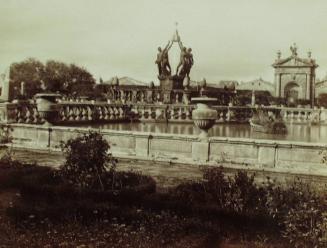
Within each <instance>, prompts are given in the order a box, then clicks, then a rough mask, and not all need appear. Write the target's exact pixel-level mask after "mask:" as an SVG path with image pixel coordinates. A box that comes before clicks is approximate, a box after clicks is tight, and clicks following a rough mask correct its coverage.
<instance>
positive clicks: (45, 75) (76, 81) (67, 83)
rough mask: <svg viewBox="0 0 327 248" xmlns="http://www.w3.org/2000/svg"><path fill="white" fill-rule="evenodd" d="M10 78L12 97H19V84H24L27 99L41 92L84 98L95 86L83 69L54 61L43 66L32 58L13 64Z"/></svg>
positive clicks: (91, 78)
mask: <svg viewBox="0 0 327 248" xmlns="http://www.w3.org/2000/svg"><path fill="white" fill-rule="evenodd" d="M10 78H11V85H12V89H13V91H14V92H13V93H14V96H15V97H19V94H20V93H19V88H20V84H21V82H24V83H25V95H26V96H27V98H31V97H32V96H34V95H35V94H36V93H39V92H43V91H50V92H61V93H64V94H68V95H72V94H74V93H75V94H77V95H79V96H84V95H88V94H90V93H92V89H93V86H94V85H95V79H94V78H93V76H92V75H91V74H90V73H89V72H88V71H87V70H86V69H85V68H82V67H79V66H77V65H75V64H70V65H68V64H65V63H62V62H58V61H54V60H49V61H47V62H46V64H43V63H42V62H40V61H39V60H36V59H34V58H29V59H26V60H24V61H22V62H19V63H13V64H12V65H11V67H10Z"/></svg>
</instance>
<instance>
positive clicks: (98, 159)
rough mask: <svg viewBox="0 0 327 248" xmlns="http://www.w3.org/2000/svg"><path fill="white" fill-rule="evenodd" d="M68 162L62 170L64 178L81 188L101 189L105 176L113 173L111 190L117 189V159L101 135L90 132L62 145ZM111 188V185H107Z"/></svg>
mask: <svg viewBox="0 0 327 248" xmlns="http://www.w3.org/2000/svg"><path fill="white" fill-rule="evenodd" d="M61 147H62V150H63V152H64V153H65V155H66V162H65V164H64V165H63V166H62V167H61V168H60V172H61V175H62V177H63V178H64V179H65V180H66V181H67V182H69V183H70V184H72V185H75V186H78V187H80V188H101V189H102V190H104V184H103V182H102V178H103V174H104V173H105V172H106V171H107V170H109V171H110V172H112V173H111V174H112V180H111V188H112V189H113V188H115V186H117V185H116V182H115V168H116V162H117V161H116V159H114V158H113V156H112V155H111V153H109V149H110V146H109V144H108V142H107V141H106V140H105V139H104V138H103V136H102V135H101V134H100V133H97V132H91V131H90V132H89V133H88V134H83V135H82V136H80V137H77V138H74V139H69V140H68V141H67V142H66V143H62V145H61ZM106 186H109V185H106Z"/></svg>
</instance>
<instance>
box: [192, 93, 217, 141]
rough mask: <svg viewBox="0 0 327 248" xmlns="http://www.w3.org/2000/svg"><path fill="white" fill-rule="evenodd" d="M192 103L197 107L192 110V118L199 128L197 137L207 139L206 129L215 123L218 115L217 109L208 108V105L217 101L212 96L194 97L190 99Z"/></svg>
mask: <svg viewBox="0 0 327 248" xmlns="http://www.w3.org/2000/svg"><path fill="white" fill-rule="evenodd" d="M191 101H192V102H193V103H196V106H197V108H196V109H195V110H193V111H192V119H193V120H194V124H195V125H196V126H197V127H198V128H199V129H200V135H199V138H200V139H201V140H207V139H208V131H209V129H210V128H212V126H213V125H214V124H215V121H216V119H217V117H218V114H217V111H216V110H214V109H212V108H210V107H209V105H210V104H213V103H214V102H216V101H217V99H216V98H212V97H207V96H203V97H194V98H192V99H191Z"/></svg>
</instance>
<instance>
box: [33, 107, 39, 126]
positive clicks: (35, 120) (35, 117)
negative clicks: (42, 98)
mask: <svg viewBox="0 0 327 248" xmlns="http://www.w3.org/2000/svg"><path fill="white" fill-rule="evenodd" d="M39 122H40V115H39V111H37V108H36V107H34V108H33V123H35V124H36V123H39Z"/></svg>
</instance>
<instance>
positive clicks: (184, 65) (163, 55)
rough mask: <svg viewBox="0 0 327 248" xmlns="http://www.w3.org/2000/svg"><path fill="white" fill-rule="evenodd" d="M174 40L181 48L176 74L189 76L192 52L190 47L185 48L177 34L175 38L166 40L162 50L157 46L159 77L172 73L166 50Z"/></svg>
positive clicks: (182, 76)
mask: <svg viewBox="0 0 327 248" xmlns="http://www.w3.org/2000/svg"><path fill="white" fill-rule="evenodd" d="M174 41H176V42H178V45H179V47H180V49H181V53H180V61H179V63H178V65H177V68H176V74H175V75H177V76H179V77H181V78H184V77H185V76H187V77H188V78H190V71H191V68H192V66H193V54H192V49H191V48H186V47H185V46H183V43H182V41H181V39H180V37H179V36H178V34H177V37H176V40H170V41H168V43H167V45H166V47H165V48H164V49H163V50H162V49H161V47H159V48H158V54H157V60H156V62H155V63H156V64H157V66H158V72H159V76H160V77H169V76H171V74H172V70H171V66H170V64H169V57H168V51H169V49H170V48H171V47H172V45H173V43H174Z"/></svg>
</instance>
